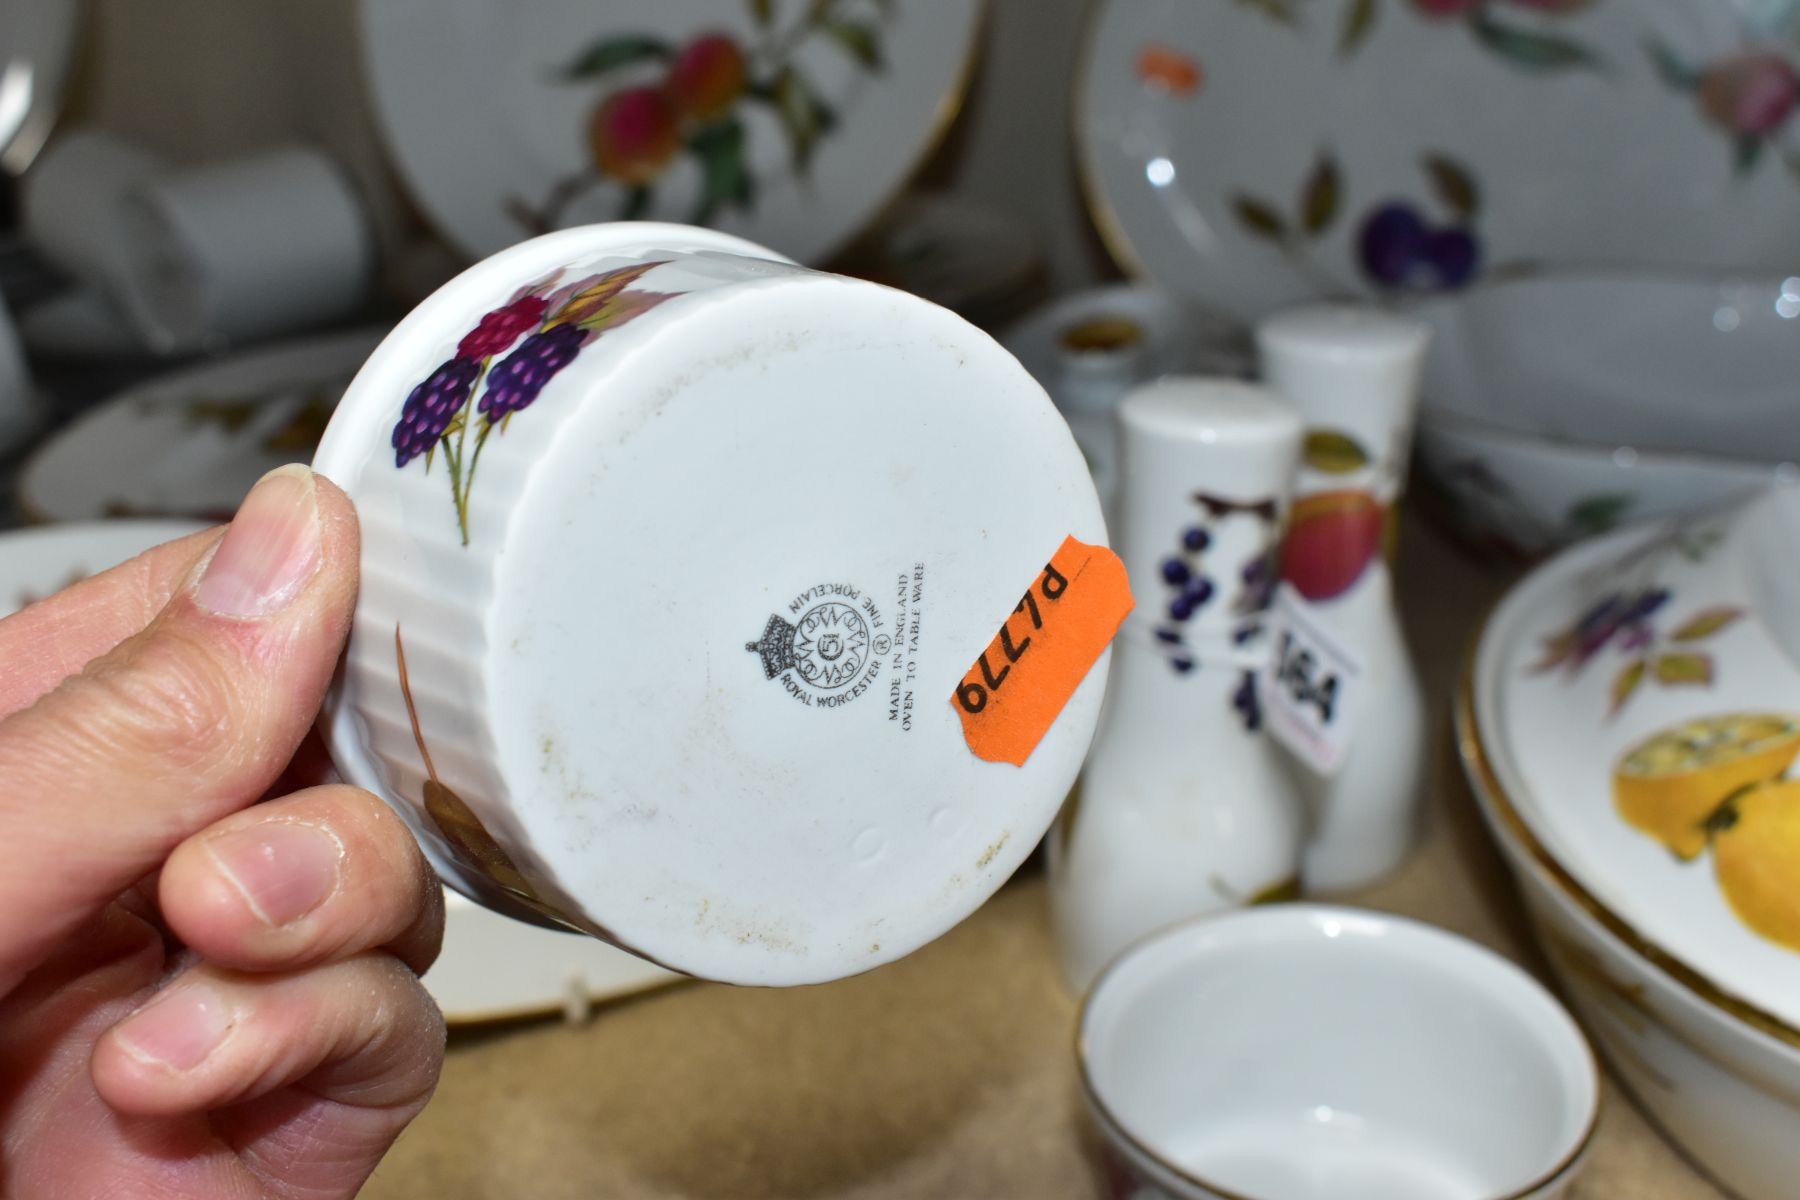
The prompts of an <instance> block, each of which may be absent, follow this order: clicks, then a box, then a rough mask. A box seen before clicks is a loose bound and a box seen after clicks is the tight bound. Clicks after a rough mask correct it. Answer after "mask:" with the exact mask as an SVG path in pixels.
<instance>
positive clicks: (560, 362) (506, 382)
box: [477, 325, 588, 425]
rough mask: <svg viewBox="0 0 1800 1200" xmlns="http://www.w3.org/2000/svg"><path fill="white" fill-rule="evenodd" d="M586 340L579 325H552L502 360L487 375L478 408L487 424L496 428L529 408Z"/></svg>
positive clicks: (573, 358)
mask: <svg viewBox="0 0 1800 1200" xmlns="http://www.w3.org/2000/svg"><path fill="white" fill-rule="evenodd" d="M587 339H588V332H587V330H585V329H583V328H581V326H579V325H552V326H551V327H550V328H549V329H545V330H542V331H540V332H538V333H534V334H532V335H531V336H530V337H528V338H526V339H525V340H524V341H523V342H521V343H520V344H519V348H518V349H517V350H514V351H513V352H512V353H511V354H509V355H507V356H506V357H505V358H503V359H501V360H500V361H499V363H497V364H496V365H495V367H494V369H493V371H492V372H490V373H489V374H488V385H487V391H486V392H484V393H482V397H481V403H480V404H479V405H478V406H477V407H478V408H479V409H480V411H481V413H482V415H483V416H485V417H486V418H487V420H488V424H490V425H498V424H499V423H500V422H501V421H504V420H505V419H506V418H507V417H509V416H511V415H512V414H513V413H516V412H519V411H520V410H522V409H526V408H530V407H531V405H532V402H533V401H535V400H536V399H537V398H538V395H539V394H540V393H542V392H543V390H544V387H545V385H547V384H548V383H549V382H550V381H551V380H552V379H554V378H555V377H556V375H557V372H559V371H561V370H562V369H563V368H564V367H566V366H568V365H569V364H570V363H572V362H574V361H575V356H576V355H577V354H579V353H581V347H582V346H584V345H585V344H586V343H587Z"/></svg>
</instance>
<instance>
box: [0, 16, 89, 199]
mask: <svg viewBox="0 0 1800 1200" xmlns="http://www.w3.org/2000/svg"><path fill="white" fill-rule="evenodd" d="M82 8H83V5H82V3H81V2H80V0H6V3H5V4H4V5H0V170H4V171H5V172H7V173H8V174H11V175H19V174H23V173H24V170H25V168H26V167H29V166H30V165H31V160H32V159H33V158H35V157H37V152H38V150H39V149H40V148H41V147H42V146H43V144H44V141H45V139H47V138H48V137H49V136H50V126H51V124H52V122H53V121H54V120H55V119H56V112H57V109H58V108H59V107H60V106H61V104H62V98H63V89H64V87H65V86H66V85H67V83H68V79H69V74H70V72H71V71H72V70H73V68H74V62H75V48H76V45H77V43H78V40H79V37H80V33H81V18H82Z"/></svg>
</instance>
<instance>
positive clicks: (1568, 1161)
mask: <svg viewBox="0 0 1800 1200" xmlns="http://www.w3.org/2000/svg"><path fill="white" fill-rule="evenodd" d="M1217 915H1220V914H1209V915H1208V916H1200V917H1192V918H1189V919H1188V920H1186V921H1180V922H1177V923H1176V924H1175V925H1172V926H1169V927H1167V928H1165V929H1160V930H1156V931H1154V932H1152V933H1149V934H1146V935H1145V936H1143V937H1140V938H1138V939H1137V940H1136V941H1134V942H1132V943H1131V944H1130V945H1129V946H1127V947H1126V948H1125V949H1124V950H1122V951H1120V952H1119V953H1118V954H1116V955H1114V956H1113V958H1112V959H1111V960H1110V961H1109V962H1108V963H1107V964H1106V966H1104V967H1102V968H1101V970H1100V973H1099V974H1098V975H1096V976H1094V981H1093V982H1092V983H1090V984H1089V985H1088V989H1087V991H1086V992H1085V993H1084V994H1083V995H1082V997H1081V1005H1080V1007H1079V1008H1078V1009H1077V1011H1076V1014H1075V1067H1076V1070H1077V1072H1078V1073H1079V1074H1080V1076H1081V1091H1082V1094H1083V1095H1084V1096H1085V1097H1086V1099H1087V1102H1088V1103H1089V1104H1090V1105H1092V1106H1093V1109H1094V1111H1095V1112H1096V1113H1098V1114H1099V1122H1100V1124H1101V1125H1103V1126H1104V1127H1105V1128H1103V1129H1102V1130H1101V1132H1102V1133H1116V1134H1117V1135H1118V1136H1119V1138H1120V1139H1121V1140H1123V1141H1124V1142H1125V1143H1126V1144H1127V1145H1128V1146H1130V1147H1131V1148H1132V1149H1133V1150H1134V1151H1136V1152H1137V1153H1138V1154H1140V1155H1142V1156H1143V1157H1144V1158H1146V1159H1148V1160H1149V1161H1150V1162H1152V1163H1154V1164H1155V1165H1156V1166H1157V1167H1158V1168H1159V1169H1160V1170H1163V1171H1166V1172H1168V1173H1169V1174H1170V1175H1172V1176H1174V1177H1175V1178H1176V1179H1179V1180H1181V1181H1182V1182H1183V1183H1189V1184H1192V1185H1194V1186H1195V1187H1198V1188H1204V1189H1205V1190H1206V1191H1209V1192H1211V1193H1213V1194H1214V1195H1215V1196H1216V1197H1218V1200H1266V1198H1265V1197H1258V1196H1250V1195H1247V1194H1244V1193H1242V1192H1234V1191H1231V1190H1230V1189H1229V1188H1226V1187H1223V1186H1221V1185H1220V1184H1217V1183H1213V1182H1210V1181H1208V1180H1206V1179H1204V1178H1202V1177H1201V1176H1199V1175H1197V1174H1195V1173H1194V1172H1193V1171H1190V1170H1188V1169H1187V1168H1186V1167H1182V1166H1178V1165H1177V1164H1175V1163H1173V1162H1171V1161H1170V1160H1169V1159H1167V1158H1165V1157H1164V1156H1163V1155H1162V1154H1161V1153H1159V1152H1158V1151H1157V1150H1155V1149H1154V1148H1153V1147H1151V1146H1150V1145H1148V1144H1147V1143H1145V1142H1144V1141H1143V1140H1142V1139H1140V1138H1139V1137H1138V1136H1137V1135H1136V1134H1134V1133H1132V1132H1131V1130H1130V1129H1129V1128H1128V1127H1127V1126H1126V1124H1125V1122H1123V1121H1121V1120H1120V1119H1119V1117H1118V1114H1116V1113H1114V1112H1113V1110H1112V1109H1111V1108H1109V1107H1107V1104H1106V1101H1105V1100H1103V1099H1101V1097H1100V1089H1099V1088H1098V1087H1096V1086H1095V1085H1094V1078H1093V1073H1092V1072H1091V1071H1089V1070H1088V1049H1087V1018H1088V1010H1089V1009H1090V1008H1091V1007H1092V1006H1093V1002H1094V997H1095V996H1096V995H1098V994H1099V992H1100V985H1101V984H1103V983H1104V982H1106V980H1107V978H1108V977H1109V976H1111V975H1112V974H1113V972H1114V971H1115V970H1117V969H1118V968H1119V966H1120V964H1121V963H1123V962H1124V961H1125V960H1126V959H1127V958H1129V957H1130V956H1131V951H1132V950H1133V949H1135V948H1137V947H1138V946H1142V945H1144V944H1146V943H1148V942H1151V941H1154V940H1155V939H1156V938H1158V937H1159V936H1161V935H1163V934H1166V933H1169V932H1170V931H1171V930H1173V929H1176V928H1180V927H1182V926H1185V925H1191V924H1194V923H1197V922H1201V921H1205V920H1208V919H1209V917H1210V916H1217ZM1376 915H1381V916H1398V917H1401V918H1402V919H1410V920H1417V918H1407V917H1406V916H1405V914H1403V913H1392V914H1389V913H1380V912H1377V914H1376ZM1421 923H1422V924H1429V922H1421ZM1442 932H1445V933H1449V931H1448V930H1442ZM1451 936H1455V935H1454V934H1452V935H1451ZM1495 953H1497V952H1495ZM1521 969H1522V968H1521ZM1577 1040H1579V1041H1580V1043H1581V1048H1582V1049H1583V1050H1584V1051H1586V1052H1587V1059H1588V1063H1589V1065H1590V1067H1591V1068H1592V1070H1593V1073H1594V1101H1593V1103H1592V1104H1591V1105H1589V1106H1588V1117H1587V1125H1586V1126H1585V1127H1584V1128H1583V1129H1582V1131H1581V1137H1580V1138H1579V1139H1578V1140H1577V1141H1576V1143H1575V1145H1574V1146H1573V1147H1571V1148H1570V1150H1569V1152H1568V1153H1567V1154H1565V1155H1563V1157H1562V1158H1560V1159H1558V1160H1557V1162H1556V1164H1555V1165H1554V1166H1552V1167H1550V1168H1549V1169H1548V1170H1547V1171H1545V1172H1544V1173H1543V1174H1541V1175H1539V1176H1537V1177H1536V1178H1534V1179H1532V1180H1531V1181H1530V1182H1528V1183H1526V1184H1525V1185H1524V1186H1523V1187H1520V1188H1518V1189H1516V1190H1514V1191H1510V1192H1507V1193H1506V1194H1505V1195H1502V1196H1492V1197H1482V1198H1481V1200H1531V1197H1532V1196H1534V1195H1535V1194H1537V1193H1539V1192H1541V1191H1543V1190H1544V1189H1546V1188H1549V1187H1552V1186H1554V1185H1555V1184H1556V1183H1558V1182H1560V1181H1561V1180H1562V1179H1563V1178H1564V1177H1566V1176H1568V1175H1569V1174H1570V1173H1571V1172H1573V1171H1574V1170H1575V1168H1576V1167H1577V1166H1578V1165H1579V1164H1580V1162H1581V1160H1582V1158H1583V1157H1584V1156H1585V1155H1586V1154H1587V1152H1588V1149H1589V1147H1591V1146H1592V1145H1593V1144H1594V1139H1595V1138H1596V1137H1597V1136H1598V1135H1599V1132H1600V1114H1601V1111H1602V1110H1603V1109H1604V1108H1605V1107H1606V1098H1605V1089H1604V1088H1602V1087H1601V1086H1600V1060H1599V1058H1598V1056H1597V1055H1596V1054H1595V1053H1594V1047H1593V1045H1592V1044H1591V1043H1589V1041H1588V1039H1587V1036H1586V1035H1585V1034H1582V1035H1581V1036H1580V1037H1579V1038H1578V1039H1577Z"/></svg>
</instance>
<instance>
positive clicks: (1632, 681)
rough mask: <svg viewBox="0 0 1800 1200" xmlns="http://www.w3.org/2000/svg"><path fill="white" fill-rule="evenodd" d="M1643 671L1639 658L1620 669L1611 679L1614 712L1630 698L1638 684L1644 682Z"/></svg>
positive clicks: (1641, 661)
mask: <svg viewBox="0 0 1800 1200" xmlns="http://www.w3.org/2000/svg"><path fill="white" fill-rule="evenodd" d="M1644 671H1645V667H1644V661H1643V660H1642V659H1639V660H1638V661H1637V662H1634V663H1632V664H1631V665H1630V666H1628V667H1626V668H1625V669H1624V670H1623V671H1620V672H1619V674H1618V675H1617V676H1616V677H1615V678H1614V679H1613V685H1612V710H1613V711H1614V712H1618V711H1619V710H1620V709H1621V708H1624V707H1625V702H1626V701H1627V700H1629V699H1631V694H1632V693H1633V692H1635V691H1637V690H1638V685H1639V684H1641V683H1643V682H1644Z"/></svg>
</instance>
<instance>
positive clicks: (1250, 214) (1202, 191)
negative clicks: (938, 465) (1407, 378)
mask: <svg viewBox="0 0 1800 1200" xmlns="http://www.w3.org/2000/svg"><path fill="white" fill-rule="evenodd" d="M1738 9H1739V6H1737V5H1732V4H1724V3H1714V2H1709V0H1651V2H1648V3H1646V2H1645V0H1235V2H1233V3H1224V2H1223V0H1218V2H1213V3H1205V4H1200V3H1188V2H1180V0H1107V2H1106V3H1105V4H1104V5H1103V7H1101V8H1100V9H1099V10H1098V13H1097V16H1096V17H1095V19H1094V21H1093V24H1092V26H1091V28H1090V31H1089V35H1088V38H1087V42H1086V46H1085V48H1084V50H1083V55H1084V58H1083V63H1082V67H1081V77H1080V79H1079V81H1078V86H1077V95H1076V111H1075V118H1074V120H1075V129H1076V136H1077V140H1078V142H1079V149H1078V158H1079V162H1080V167H1081V170H1082V174H1083V179H1084V183H1085V186H1086V190H1087V193H1088V199H1089V207H1090V209H1091V211H1092V213H1093V216H1094V219H1095V222H1096V224H1097V225H1098V226H1099V228H1100V230H1101V233H1102V235H1103V236H1104V237H1105V238H1106V240H1107V242H1108V244H1109V246H1110V248H1111V250H1112V252H1113V254H1114V255H1115V257H1117V258H1118V259H1119V261H1120V263H1121V264H1122V265H1123V266H1124V267H1125V268H1126V269H1127V270H1128V271H1130V272H1131V273H1133V274H1135V275H1138V276H1140V277H1148V278H1152V279H1155V280H1157V281H1158V282H1160V283H1162V284H1164V285H1166V286H1168V287H1171V288H1174V289H1177V290H1180V291H1185V292H1188V293H1191V294H1194V295H1196V296H1199V297H1201V298H1203V299H1206V300H1209V301H1212V302H1214V303H1216V304H1219V305H1222V306H1225V307H1227V308H1229V309H1232V310H1234V311H1236V312H1238V313H1240V314H1242V315H1244V316H1247V317H1252V318H1254V317H1258V316H1261V315H1263V314H1264V313H1266V312H1268V311H1269V310H1271V309H1273V308H1277V307H1280V306H1282V305H1284V304H1288V303H1291V302H1294V301H1297V300H1300V299H1303V298H1309V297H1316V296H1332V295H1364V296H1376V297H1381V298H1384V299H1402V298H1405V297H1407V296H1410V295H1417V294H1420V293H1427V292H1435V291H1442V290H1446V289H1453V288H1457V287H1461V286H1463V285H1465V284H1467V283H1469V282H1471V281H1473V280H1475V279H1478V278H1481V277H1483V276H1495V275H1501V274H1506V273H1510V272H1514V271H1518V270H1523V269H1527V268H1529V267H1531V266H1534V265H1538V264H1589V265H1597V264H1604V263H1625V264H1659V265H1663V266H1670V267H1710V268H1725V269H1740V268H1743V269H1748V268H1753V267H1758V266H1762V267H1766V266H1767V264H1769V263H1772V262H1792V261H1795V260H1796V258H1797V257H1800V118H1797V117H1796V115H1795V111H1796V106H1797V103H1800V74H1797V72H1796V64H1797V63H1800V50H1796V47H1795V44H1794V43H1792V42H1787V43H1776V42H1772V41H1771V42H1763V43H1759V42H1756V41H1754V40H1747V39H1749V38H1750V36H1751V33H1752V31H1751V30H1749V29H1748V28H1746V27H1740V25H1739V22H1738V18H1737V16H1736V15H1735V14H1736V12H1737V11H1738Z"/></svg>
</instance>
